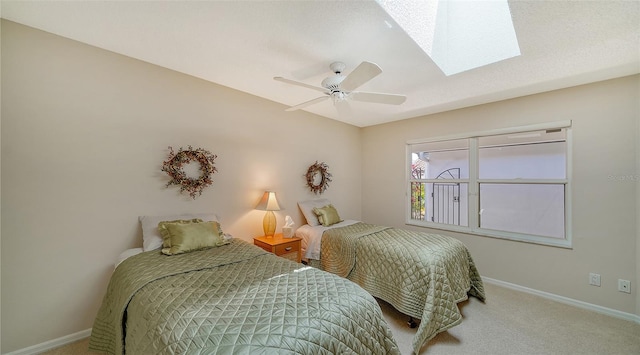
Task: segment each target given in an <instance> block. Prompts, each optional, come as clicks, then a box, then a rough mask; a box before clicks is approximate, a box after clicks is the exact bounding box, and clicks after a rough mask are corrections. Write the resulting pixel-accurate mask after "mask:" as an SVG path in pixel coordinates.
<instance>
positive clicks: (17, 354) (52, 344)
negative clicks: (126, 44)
mask: <svg viewBox="0 0 640 355" xmlns="http://www.w3.org/2000/svg"><path fill="white" fill-rule="evenodd" d="M482 280H483V281H484V282H486V283H490V284H494V285H498V286H502V287H505V288H508V289H512V290H516V291H520V292H525V293H529V294H533V295H536V296H540V297H543V298H547V299H550V300H553V301H557V302H560V303H564V304H568V305H570V306H575V307H579V308H583V309H586V310H590V311H594V312H598V313H602V314H606V315H609V316H612V317H615V318H621V319H625V320H628V321H631V322H635V323H638V324H640V316H639V315H636V314H631V313H626V312H621V311H618V310H615V309H611V308H607V307H602V306H598V305H595V304H591V303H587V302H582V301H578V300H574V299H572V298H568V297H564V296H558V295H554V294H553V293H549V292H544V291H538V290H534V289H532V288H528V287H524V286H520V285H516V284H512V283H509V282H505V281H500V280H496V279H492V278H490V277H484V276H483V277H482ZM90 335H91V329H87V330H83V331H80V332H77V333H74V334H70V335H67V336H63V337H61V338H58V339H53V340H49V341H47V342H44V343H41V344H38V345H34V346H30V347H28V348H24V349H21V350H16V351H14V352H11V353H7V354H4V355H35V354H39V353H42V352H45V351H47V350H51V349H55V348H57V347H60V346H63V345H67V344H70V343H73V342H74V341H77V340H80V339H84V338H86V337H88V336H90Z"/></svg>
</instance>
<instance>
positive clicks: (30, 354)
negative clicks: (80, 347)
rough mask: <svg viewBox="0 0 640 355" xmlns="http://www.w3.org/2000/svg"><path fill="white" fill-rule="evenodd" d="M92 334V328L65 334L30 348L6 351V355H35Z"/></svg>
mask: <svg viewBox="0 0 640 355" xmlns="http://www.w3.org/2000/svg"><path fill="white" fill-rule="evenodd" d="M90 335H91V328H89V329H86V330H82V331H79V332H77V333H73V334H69V335H65V336H63V337H60V338H58V339H53V340H49V341H45V342H44V343H40V344H37V345H34V346H30V347H28V348H24V349H20V350H16V351H13V352H10V353H6V354H4V355H35V354H40V353H43V352H45V351H48V350H52V349H55V348H59V347H61V346H63V345H67V344H71V343H73V342H74V341H78V340H80V339H84V338H87V337H89V336H90Z"/></svg>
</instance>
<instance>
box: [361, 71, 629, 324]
mask: <svg viewBox="0 0 640 355" xmlns="http://www.w3.org/2000/svg"><path fill="white" fill-rule="evenodd" d="M639 82H640V76H638V75H636V76H631V77H625V78H621V79H617V80H610V81H605V82H600V83H595V84H591V85H584V86H579V87H573V88H569V89H565V90H558V91H554V92H549V93H544V94H539V95H533V96H528V97H522V98H517V99H513V100H508V101H503V102H497V103H492V104H487V105H481V106H476V107H471V108H466V109H461V110H456V111H450V112H445V113H441V114H434V115H430V116H425V117H419V118H414V119H410V120H405V121H400V122H395V123H390V124H384V125H379V126H373V127H368V128H365V129H363V136H362V140H363V151H362V152H363V159H364V161H363V170H362V176H363V185H362V186H363V187H362V217H363V219H364V220H365V221H368V222H371V223H377V224H383V225H393V226H400V227H405V225H404V222H405V191H406V187H405V173H404V172H405V160H406V158H405V143H406V141H407V140H411V139H419V138H427V137H437V136H446V135H452V134H457V133H461V132H477V131H486V130H491V129H496V128H505V127H512V126H522V125H530V124H536V123H542V122H553V121H563V120H572V122H573V138H574V139H573V147H572V149H573V158H574V159H573V174H574V176H573V177H574V179H573V198H572V201H571V203H572V207H573V215H572V219H571V221H572V222H573V249H571V250H569V249H561V248H555V247H548V246H540V245H533V244H528V243H522V242H513V241H505V240H500V239H493V238H487V237H480V236H472V235H464V234H453V233H446V232H443V233H445V234H451V235H455V236H456V237H458V238H459V239H461V240H462V241H463V242H464V243H465V244H466V245H467V246H468V247H469V249H470V250H471V254H472V255H473V257H474V259H475V261H476V262H477V264H478V268H479V270H480V273H481V274H482V275H483V276H486V277H490V278H494V279H497V280H501V281H506V282H510V283H513V284H517V285H521V286H525V287H529V288H533V289H536V290H540V291H545V292H550V293H553V294H557V295H560V296H565V297H569V298H572V299H576V300H581V301H584V302H588V303H591V304H595V305H599V306H603V307H607V308H612V309H615V310H619V311H622V312H626V313H631V314H640V313H639V311H638V308H637V303H638V297H639V296H638V292H637V285H638V283H637V282H638V276H637V273H638V271H637V270H638V269H637V257H638V252H637V243H638V229H637V227H636V217H637V216H638V213H637V200H638V197H637V195H636V189H637V188H638V185H637V183H636V181H635V180H634V178H633V177H635V176H636V174H637V173H638V170H637V167H636V165H637V164H638V160H637V158H636V154H637V153H638V151H637V148H636V142H637V141H638V137H639V133H638V128H637V122H638V119H639V117H640V109H639V107H638V98H639V97H640V90H639V85H638V84H639ZM612 176H613V177H615V178H614V179H611V178H610V177H612ZM619 177H626V179H624V180H622V178H619ZM408 228H412V229H420V228H419V227H408ZM590 272H595V273H599V274H600V275H601V278H602V280H601V282H602V286H601V287H595V286H589V285H588V275H589V273H590ZM619 278H622V279H626V280H631V281H632V294H626V293H621V292H618V291H617V280H618V279H619Z"/></svg>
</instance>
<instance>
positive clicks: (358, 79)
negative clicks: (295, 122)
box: [273, 62, 407, 111]
mask: <svg viewBox="0 0 640 355" xmlns="http://www.w3.org/2000/svg"><path fill="white" fill-rule="evenodd" d="M345 67H346V66H345V64H344V63H342V62H334V63H331V65H330V66H329V68H331V71H332V72H334V73H335V75H332V76H329V77H327V78H325V79H324V80H322V83H321V85H322V87H320V86H315V85H309V84H306V83H303V82H299V81H295V80H291V79H286V78H283V77H280V76H276V77H274V78H273V79H274V80H277V81H281V82H283V83H287V84H293V85H298V86H302V87H305V88H308V89H312V90H316V91H320V92H322V93H324V94H325V96H321V97H318V98H315V99H313V100H310V101H307V102H303V103H301V104H298V105H295V106H291V107H289V108H287V109H286V110H285V111H295V110H299V109H301V108H304V107H307V106H310V105H313V104H316V103H319V102H322V101H324V100H326V99H329V98H330V99H332V100H333V102H334V104H336V105H337V104H340V103H344V102H345V101H346V100H355V101H364V102H373V103H378V104H390V105H400V104H402V103H403V102H404V101H405V100H406V99H407V97H406V96H404V95H396V94H383V93H378V92H366V91H354V90H355V89H357V88H359V87H360V86H362V85H363V84H364V83H366V82H368V81H369V80H371V79H373V78H375V77H376V76H377V75H378V74H380V73H382V69H380V67H379V66H378V65H377V64H374V63H371V62H362V63H360V65H358V66H357V67H356V68H355V69H354V70H353V71H352V72H351V73H349V75H347V76H345V75H342V71H343V70H344V68H345Z"/></svg>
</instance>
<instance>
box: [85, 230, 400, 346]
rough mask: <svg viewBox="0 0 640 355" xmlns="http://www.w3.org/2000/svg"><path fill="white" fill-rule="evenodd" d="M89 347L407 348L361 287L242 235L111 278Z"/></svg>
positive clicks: (130, 264)
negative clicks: (279, 254) (400, 344)
mask: <svg viewBox="0 0 640 355" xmlns="http://www.w3.org/2000/svg"><path fill="white" fill-rule="evenodd" d="M89 348H90V349H91V350H93V351H98V352H105V353H110V354H124V353H126V354H135V355H137V354H399V351H398V347H397V344H396V342H395V340H394V339H393V337H392V334H391V331H390V329H389V327H388V325H387V323H386V322H385V321H384V319H383V316H382V312H381V310H380V307H379V306H378V304H377V303H376V301H375V299H374V298H373V297H372V296H371V295H370V294H368V293H367V292H366V291H364V290H363V289H362V288H361V287H360V286H358V285H356V284H355V283H353V282H351V281H348V280H345V279H343V278H340V277H338V276H336V275H333V274H330V273H327V272H324V271H321V270H318V269H315V268H312V267H308V266H305V265H302V264H298V263H294V262H291V261H289V260H285V259H283V258H279V257H276V256H274V255H273V254H270V253H266V252H265V251H263V250H262V249H260V248H258V247H255V246H253V245H251V244H249V243H247V242H244V241H241V240H233V241H232V243H231V244H228V245H225V246H221V247H217V248H212V249H207V250H202V251H195V252H191V253H186V254H181V255H173V256H166V255H162V254H161V253H160V251H150V252H146V253H142V254H138V255H136V256H133V257H131V258H129V259H127V260H125V261H124V262H122V263H121V264H120V265H119V266H118V267H117V269H116V270H115V271H114V274H113V275H112V278H111V281H110V283H109V286H108V288H107V292H106V295H105V297H104V300H103V303H102V306H101V308H100V310H99V312H98V315H97V317H96V320H95V322H94V326H93V330H92V333H91V339H90V343H89Z"/></svg>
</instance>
